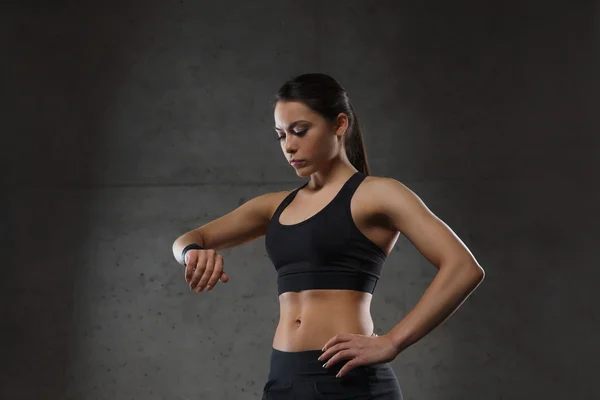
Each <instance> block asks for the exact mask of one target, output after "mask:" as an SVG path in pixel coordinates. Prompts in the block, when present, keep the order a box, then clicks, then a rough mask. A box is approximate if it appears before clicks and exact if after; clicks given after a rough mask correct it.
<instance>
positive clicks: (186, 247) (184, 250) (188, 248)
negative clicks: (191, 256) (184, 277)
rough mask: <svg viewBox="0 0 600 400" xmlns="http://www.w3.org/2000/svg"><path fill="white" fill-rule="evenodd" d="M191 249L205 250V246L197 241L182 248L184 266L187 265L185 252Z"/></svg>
mask: <svg viewBox="0 0 600 400" xmlns="http://www.w3.org/2000/svg"><path fill="white" fill-rule="evenodd" d="M190 250H204V247H202V246H200V245H199V244H197V243H190V244H188V245H187V246H185V247H184V248H183V250H181V259H182V260H183V266H184V267H185V266H186V264H187V263H186V260H185V254H186V253H187V252H188V251H190Z"/></svg>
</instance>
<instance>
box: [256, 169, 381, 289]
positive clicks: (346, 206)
mask: <svg viewBox="0 0 600 400" xmlns="http://www.w3.org/2000/svg"><path fill="white" fill-rule="evenodd" d="M365 178H366V175H364V174H362V173H361V172H356V173H355V174H354V175H352V176H351V177H350V178H349V179H348V180H347V181H346V182H345V183H344V185H343V186H342V188H341V189H340V191H339V192H338V193H337V195H336V196H335V197H334V198H333V200H332V201H331V202H330V203H329V204H327V205H326V206H325V207H324V208H323V209H322V210H321V211H319V212H318V213H317V214H315V215H313V216H312V217H310V218H308V219H306V220H304V221H302V222H300V223H297V224H293V225H282V224H281V223H280V222H279V216H280V215H281V213H282V212H283V210H284V209H285V208H286V207H287V206H288V205H289V204H290V203H291V202H292V201H293V200H294V197H296V194H297V193H298V191H299V190H300V189H302V188H303V187H304V186H306V185H307V184H308V182H307V183H305V184H304V185H302V186H301V187H299V188H297V189H295V190H294V191H292V192H291V193H290V194H289V195H288V196H287V197H286V198H285V199H284V200H283V201H282V202H281V204H280V205H279V206H278V207H277V210H276V211H275V213H274V215H273V217H272V218H271V221H270V223H269V226H268V228H267V232H266V237H265V246H266V250H267V254H268V256H269V258H270V259H271V261H272V262H273V265H274V266H275V269H276V270H277V285H278V291H279V294H281V293H284V292H288V291H301V290H307V289H352V290H358V291H363V292H369V293H373V292H374V290H375V285H376V284H377V281H378V279H379V277H380V275H381V269H382V267H383V264H384V262H385V260H386V253H385V252H384V251H383V250H382V249H381V248H380V247H379V246H378V245H377V244H375V243H374V242H373V241H371V240H370V239H369V238H367V237H366V236H365V235H364V234H363V233H362V232H361V231H360V230H359V229H358V227H357V226H356V224H355V223H354V220H353V218H352V213H351V209H350V201H351V200H352V196H353V195H354V192H355V191H356V189H357V188H358V186H359V185H360V183H361V182H362V181H363V180H364V179H365Z"/></svg>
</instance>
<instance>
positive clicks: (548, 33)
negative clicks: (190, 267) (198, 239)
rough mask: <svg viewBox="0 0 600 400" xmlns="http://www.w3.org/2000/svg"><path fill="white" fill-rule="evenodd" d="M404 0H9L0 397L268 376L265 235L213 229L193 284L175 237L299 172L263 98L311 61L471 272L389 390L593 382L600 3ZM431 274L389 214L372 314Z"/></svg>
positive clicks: (449, 393)
mask: <svg viewBox="0 0 600 400" xmlns="http://www.w3.org/2000/svg"><path fill="white" fill-rule="evenodd" d="M416 3H417V2H395V1H377V2H368V1H343V2H341V1H340V2H326V1H320V2H300V1H296V2H291V1H281V0H277V1H262V2H242V1H218V2H194V1H188V0H185V1H144V2H142V1H138V2H133V1H121V2H91V1H88V2H85V1H84V2H77V3H75V2H66V1H56V2H31V1H30V2H12V4H11V3H10V2H9V3H6V2H5V3H3V5H2V14H1V15H2V20H1V24H0V26H1V28H0V29H1V33H2V35H0V41H1V42H0V43H1V48H0V50H1V54H2V63H1V68H2V75H1V76H2V80H1V81H0V84H1V85H2V87H1V93H2V97H1V98H2V104H1V112H2V119H1V121H2V128H1V130H2V142H1V143H2V145H1V149H2V152H1V157H2V158H1V162H2V164H1V165H0V167H1V169H0V171H1V174H2V175H1V176H0V177H1V178H2V185H1V186H0V187H1V188H2V196H1V197H0V201H1V203H0V206H1V207H0V209H1V210H2V211H1V214H0V217H1V218H2V220H1V224H0V235H1V239H2V240H1V245H2V247H1V249H2V255H1V256H2V257H1V260H2V267H3V268H2V271H3V273H2V280H1V282H2V284H1V286H0V289H1V290H0V296H1V298H0V300H1V304H2V305H1V307H0V311H1V313H2V314H1V316H2V319H1V322H2V331H1V338H0V339H1V344H2V349H1V350H0V351H1V352H2V354H1V360H2V370H0V382H1V386H0V388H1V391H0V397H1V398H2V399H258V398H259V397H260V393H261V390H262V387H263V385H264V382H265V380H266V374H267V372H268V360H269V356H270V349H271V342H272V338H273V334H274V330H275V327H276V324H277V319H278V312H279V306H278V303H277V289H276V276H275V271H274V268H273V267H272V265H271V264H270V261H269V259H268V258H267V257H266V252H265V249H264V238H261V239H259V240H257V241H255V242H252V243H249V244H247V245H244V246H241V247H238V248H234V249H228V250H225V251H223V252H222V254H223V255H224V257H225V269H226V271H227V272H228V274H229V276H230V277H231V281H230V282H229V283H227V284H220V285H218V286H217V287H216V288H215V290H213V291H211V292H210V293H208V294H206V293H203V294H200V295H196V294H194V293H192V292H190V291H189V290H187V286H186V283H185V280H184V277H183V270H182V268H181V267H180V266H179V265H178V264H177V263H176V262H175V261H174V259H173V256H172V253H171V245H172V242H173V240H174V239H175V238H176V237H177V236H179V235H180V234H182V233H184V232H186V231H188V230H191V229H193V228H196V227H198V226H200V225H202V224H204V223H206V222H208V221H210V220H213V219H215V218H217V217H219V216H221V215H223V214H225V213H227V212H229V211H231V210H233V209H234V208H235V207H237V206H238V205H240V204H242V203H243V202H245V201H247V200H248V199H250V198H252V197H254V196H257V195H259V194H262V193H266V192H269V191H276V190H284V189H291V188H295V187H297V186H299V185H300V184H301V183H303V181H301V180H299V179H298V178H297V176H296V174H295V172H294V170H293V169H292V168H291V167H290V166H289V165H288V164H286V162H285V159H284V158H283V155H282V154H281V150H280V148H279V143H278V142H277V141H276V140H275V138H276V134H275V132H274V131H273V129H272V126H273V124H274V121H273V114H272V109H271V101H272V99H273V95H274V94H275V92H276V91H277V89H278V88H279V86H280V85H281V84H283V82H284V81H285V80H287V79H288V78H291V77H293V76H295V75H297V74H301V73H305V72H324V73H328V74H331V75H332V76H334V77H335V78H336V79H338V80H339V81H340V82H341V83H342V85H343V86H344V87H345V88H346V89H347V90H348V92H349V94H350V97H351V99H352V100H353V102H354V108H355V109H356V111H357V113H358V116H359V119H360V121H361V124H362V126H363V129H364V134H365V141H366V148H367V154H368V158H369V161H370V164H371V167H372V173H373V175H377V176H388V177H392V178H395V179H397V180H399V181H401V182H403V183H404V184H406V185H407V186H408V187H410V188H411V189H412V190H414V191H415V192H416V193H417V194H418V195H419V196H420V197H421V198H422V199H423V201H425V203H426V204H427V205H428V206H429V207H430V209H431V210H432V211H433V212H434V213H436V214H437V215H438V216H439V217H440V218H442V219H443V220H444V221H445V222H446V223H447V224H448V225H449V226H450V227H451V228H452V229H453V230H454V231H455V232H456V234H457V235H458V236H460V237H461V238H462V239H463V241H464V242H465V243H466V244H467V246H469V248H470V249H471V251H472V252H473V253H474V255H475V257H476V258H477V260H478V261H479V262H480V264H481V265H482V266H483V268H484V269H485V271H486V279H485V281H484V282H483V283H482V284H481V286H480V287H479V288H478V289H477V290H476V291H475V293H474V294H473V295H472V296H471V297H470V298H469V299H468V300H467V302H466V303H464V304H463V306H462V307H461V308H460V309H459V310H458V311H457V313H456V314H454V316H452V317H451V319H450V320H448V321H447V322H446V323H445V324H443V325H442V326H440V327H439V328H437V329H436V330H434V331H433V332H432V333H431V334H429V335H428V336H426V337H425V338H423V339H421V340H420V341H419V342H417V343H416V344H414V345H413V346H412V347H410V348H408V349H407V350H406V351H404V352H403V353H401V354H400V355H399V356H398V358H396V359H395V360H394V361H393V362H392V366H393V368H394V371H395V372H396V374H397V376H398V379H399V381H400V384H401V386H402V390H403V392H404V396H405V399H407V400H410V399H419V400H429V399H431V400H434V399H435V400H438V399H440V400H442V399H443V400H446V399H486V400H487V399H542V398H543V399H592V398H598V396H599V393H600V390H599V389H598V382H597V380H598V377H597V375H598V371H599V370H600V368H599V367H600V365H599V358H598V356H599V351H598V348H599V345H598V326H599V323H598V311H597V308H598V304H599V303H600V302H599V301H598V299H599V297H600V296H598V289H597V288H598V282H599V279H598V278H599V277H600V272H599V271H600V266H599V262H598V242H599V239H600V234H599V232H598V216H599V214H600V213H599V212H598V207H597V204H598V200H600V191H599V188H598V183H597V181H598V160H597V157H598V144H599V143H598V138H597V136H598V132H599V130H600V123H599V117H598V110H599V100H600V96H599V82H598V76H599V75H598V71H600V62H599V57H598V54H599V49H600V46H599V43H600V40H599V39H600V7H598V3H591V2H587V3H584V2H579V3H576V4H574V3H571V4H568V5H567V2H564V4H562V5H559V4H556V5H554V4H550V3H549V2H542V1H537V2H534V1H520V2H516V1H515V2H496V3H497V4H495V5H491V3H490V2H475V1H472V2H458V3H457V2H447V1H424V2H423V1H421V2H418V4H416ZM482 3H485V4H482ZM488 3H489V4H488ZM435 272H436V270H435V268H433V266H431V265H430V264H428V262H427V261H426V260H425V259H424V258H423V257H422V256H421V255H420V254H419V253H418V252H417V251H416V250H415V249H414V247H413V246H412V245H411V244H410V242H408V240H406V239H405V238H404V237H402V238H401V239H400V241H399V242H398V244H397V245H396V247H395V249H394V252H393V253H392V254H391V255H390V257H389V258H388V261H387V263H386V266H385V267H384V270H383V275H382V278H381V281H380V283H379V284H378V286H377V291H376V293H375V297H374V299H373V303H372V313H373V317H374V320H375V326H376V332H378V333H380V334H383V333H385V332H387V331H388V330H389V329H391V328H392V327H393V326H394V325H395V324H396V323H398V322H399V321H400V320H401V319H402V317H403V316H404V315H405V314H406V313H407V312H408V311H410V309H411V308H412V307H413V306H414V305H415V304H416V302H417V301H418V300H419V298H420V296H421V295H422V293H423V292H424V290H425V289H426V288H427V286H428V284H429V283H430V281H431V279H433V277H434V275H435Z"/></svg>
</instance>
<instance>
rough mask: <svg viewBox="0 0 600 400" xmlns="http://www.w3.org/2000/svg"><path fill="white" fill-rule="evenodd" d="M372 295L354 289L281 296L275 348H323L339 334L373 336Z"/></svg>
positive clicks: (310, 291)
mask: <svg viewBox="0 0 600 400" xmlns="http://www.w3.org/2000/svg"><path fill="white" fill-rule="evenodd" d="M371 298H372V295H371V294H369V293H364V292H358V291H351V290H308V291H303V292H300V293H284V294H282V295H281V296H280V297H279V302H280V319H279V324H278V326H277V331H276V333H275V339H274V342H273V347H274V348H276V349H279V350H282V351H303V350H311V349H319V348H321V347H322V346H323V345H324V344H325V343H326V342H327V341H328V340H329V339H331V338H332V337H333V336H335V335H337V334H339V333H356V334H363V335H371V334H372V333H373V320H372V318H371V313H370V304H371Z"/></svg>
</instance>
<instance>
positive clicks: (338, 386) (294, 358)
mask: <svg viewBox="0 0 600 400" xmlns="http://www.w3.org/2000/svg"><path fill="white" fill-rule="evenodd" d="M320 355H321V350H307V351H296V352H286V351H280V350H277V349H275V348H273V349H272V353H271V359H270V366H269V367H270V368H269V374H268V378H267V382H266V384H265V386H264V388H263V397H262V399H263V400H279V399H292V398H293V399H306V400H308V399H315V400H316V399H323V398H325V399H336V398H338V399H347V398H349V397H348V396H352V398H353V399H357V400H359V399H365V400H366V399H380V400H402V392H401V390H400V385H399V383H398V380H397V378H396V375H395V373H394V371H393V370H392V368H391V366H390V365H389V363H380V364H373V365H367V366H358V367H355V368H353V369H352V370H350V371H349V372H347V373H346V374H345V375H344V376H342V377H340V378H336V377H335V375H336V374H337V373H338V372H339V370H340V369H341V368H342V367H343V366H344V364H345V362H344V361H341V362H339V363H336V364H335V365H333V366H331V367H329V368H323V363H321V362H320V361H319V360H318V357H319V356H320Z"/></svg>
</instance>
